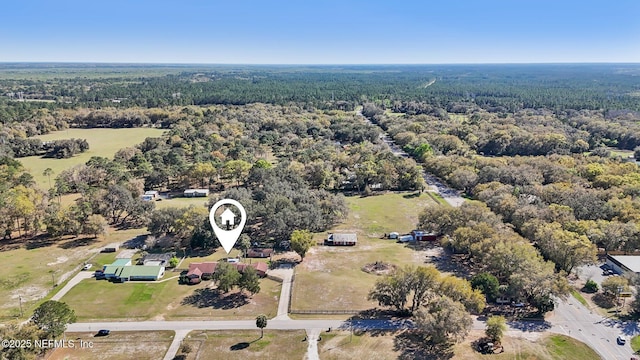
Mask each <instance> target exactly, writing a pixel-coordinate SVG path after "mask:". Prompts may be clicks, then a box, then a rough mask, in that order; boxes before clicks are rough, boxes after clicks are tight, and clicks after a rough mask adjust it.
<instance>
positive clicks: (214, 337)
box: [178, 329, 307, 360]
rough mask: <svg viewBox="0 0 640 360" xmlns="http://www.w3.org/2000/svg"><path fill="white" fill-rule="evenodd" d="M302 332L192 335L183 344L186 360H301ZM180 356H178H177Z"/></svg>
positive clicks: (221, 332)
mask: <svg viewBox="0 0 640 360" xmlns="http://www.w3.org/2000/svg"><path fill="white" fill-rule="evenodd" d="M305 335H306V334H305V332H304V330H289V331H287V330H266V329H265V331H264V337H263V338H261V339H260V330H259V329H256V330H236V331H193V332H191V333H190V334H189V335H188V337H187V339H185V341H184V343H185V344H189V346H190V347H191V351H190V352H189V353H188V354H185V355H187V357H186V359H187V360H206V359H303V358H304V357H305V354H306V352H307V343H306V342H304V341H302V340H303V339H304V337H305ZM178 354H180V353H178Z"/></svg>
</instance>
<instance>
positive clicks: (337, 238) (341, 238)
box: [329, 234, 358, 242]
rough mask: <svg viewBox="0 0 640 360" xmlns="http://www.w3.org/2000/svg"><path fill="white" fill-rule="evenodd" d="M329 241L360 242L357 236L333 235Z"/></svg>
mask: <svg viewBox="0 0 640 360" xmlns="http://www.w3.org/2000/svg"><path fill="white" fill-rule="evenodd" d="M329 240H332V241H338V242H341V241H353V242H355V241H358V236H357V235H356V234H331V235H329Z"/></svg>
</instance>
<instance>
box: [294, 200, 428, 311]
mask: <svg viewBox="0 0 640 360" xmlns="http://www.w3.org/2000/svg"><path fill="white" fill-rule="evenodd" d="M347 202H348V204H349V208H350V213H349V217H348V219H346V221H345V222H344V223H343V224H340V225H339V226H337V227H336V228H335V229H333V231H336V232H355V233H357V234H358V244H357V245H356V246H352V247H351V246H321V245H318V246H314V247H313V248H312V249H311V250H310V251H309V253H308V254H307V256H306V257H305V259H304V261H303V262H302V263H301V264H299V265H298V266H296V268H295V274H296V275H295V282H294V287H293V298H292V309H293V310H364V309H369V308H372V307H375V306H376V305H377V304H376V303H375V302H371V301H368V300H367V299H366V297H367V294H368V292H369V290H370V289H371V288H372V287H373V285H374V283H375V281H376V280H377V279H378V276H377V275H373V274H369V273H366V272H364V271H362V267H363V266H364V265H366V264H370V263H373V262H376V261H383V262H387V263H391V264H395V265H397V266H404V265H409V264H413V265H420V264H424V263H425V259H426V257H425V255H424V254H423V253H422V252H419V251H415V250H413V249H411V248H410V247H409V246H407V245H404V244H400V243H397V242H396V241H394V240H386V239H381V238H380V237H382V236H383V235H384V233H387V234H388V233H389V232H391V231H398V232H400V233H401V234H402V233H407V232H410V231H411V230H412V229H414V228H415V227H416V224H417V221H418V214H419V213H420V211H422V209H424V208H425V207H426V206H438V205H434V202H433V200H431V198H430V197H429V196H427V195H425V194H423V195H422V196H419V197H413V196H411V193H401V194H398V193H390V194H385V195H379V196H372V197H366V198H360V197H350V198H347ZM326 236H327V233H322V234H316V240H317V241H318V242H322V241H323V240H324V238H325V237H326Z"/></svg>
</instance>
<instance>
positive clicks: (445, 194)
mask: <svg viewBox="0 0 640 360" xmlns="http://www.w3.org/2000/svg"><path fill="white" fill-rule="evenodd" d="M356 114H357V115H359V116H360V117H362V118H363V119H364V121H365V122H366V123H367V124H370V125H374V126H377V125H376V124H374V123H372V122H371V120H369V119H368V118H367V117H365V116H364V115H362V110H361V109H360V110H358V111H357V112H356ZM378 127H379V126H378ZM379 128H380V127H379ZM380 130H381V131H382V135H380V140H382V142H384V143H385V144H386V145H387V146H388V147H389V149H390V150H391V152H392V153H393V154H394V155H395V156H400V157H409V154H407V153H406V152H405V151H404V150H402V148H401V147H400V146H398V145H397V144H396V143H395V142H394V141H393V139H392V138H391V136H389V134H388V133H387V132H386V131H384V130H383V129H382V128H380ZM422 177H423V178H424V181H426V182H427V184H428V185H429V188H430V189H431V191H433V192H434V193H436V194H438V195H440V196H441V197H442V198H443V199H444V200H445V201H446V202H447V203H449V205H451V206H454V207H458V206H460V205H462V204H463V203H464V198H462V197H461V196H460V192H459V191H457V190H454V189H452V188H450V187H448V186H447V185H445V184H444V183H443V182H442V181H440V180H438V178H436V177H435V176H433V175H432V174H427V172H426V171H424V168H423V169H422Z"/></svg>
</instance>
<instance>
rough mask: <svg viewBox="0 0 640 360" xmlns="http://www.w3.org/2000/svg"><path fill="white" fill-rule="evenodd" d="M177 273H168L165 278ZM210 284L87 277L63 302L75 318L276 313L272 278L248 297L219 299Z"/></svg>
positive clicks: (181, 317) (238, 316) (226, 316)
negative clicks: (112, 280) (106, 279)
mask: <svg viewBox="0 0 640 360" xmlns="http://www.w3.org/2000/svg"><path fill="white" fill-rule="evenodd" d="M178 274H179V273H177V272H175V273H174V272H167V273H165V276H164V279H169V278H171V277H175V276H177V275H178ZM209 285H211V282H210V281H205V282H202V283H200V284H198V285H193V286H189V285H180V284H178V278H177V277H176V278H174V279H169V280H167V281H158V282H129V283H124V284H119V283H111V282H108V281H103V280H95V279H88V280H84V281H82V282H80V284H78V285H76V286H75V287H74V288H73V289H71V291H69V292H68V293H67V294H66V295H65V296H64V297H63V298H62V300H61V301H64V302H66V303H67V304H69V306H70V307H71V308H72V309H74V310H75V312H76V315H77V316H78V320H79V321H96V320H105V319H108V320H113V321H115V320H126V319H139V320H149V319H153V320H159V319H167V320H170V319H171V320H188V319H205V318H206V319H208V320H215V319H254V318H255V317H256V316H257V315H259V314H266V315H267V316H268V317H273V316H275V315H276V313H277V308H278V298H279V295H280V287H281V286H280V283H278V282H276V281H273V280H270V279H262V280H261V282H260V287H261V290H260V293H258V294H256V295H254V296H253V297H251V298H242V297H241V296H238V295H234V294H235V293H236V291H235V290H234V291H231V293H230V295H229V296H228V297H227V298H224V299H221V298H220V297H219V296H218V295H217V293H216V292H215V291H213V290H212V289H211V288H210V287H208V286H209ZM236 305H237V306H236Z"/></svg>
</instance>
